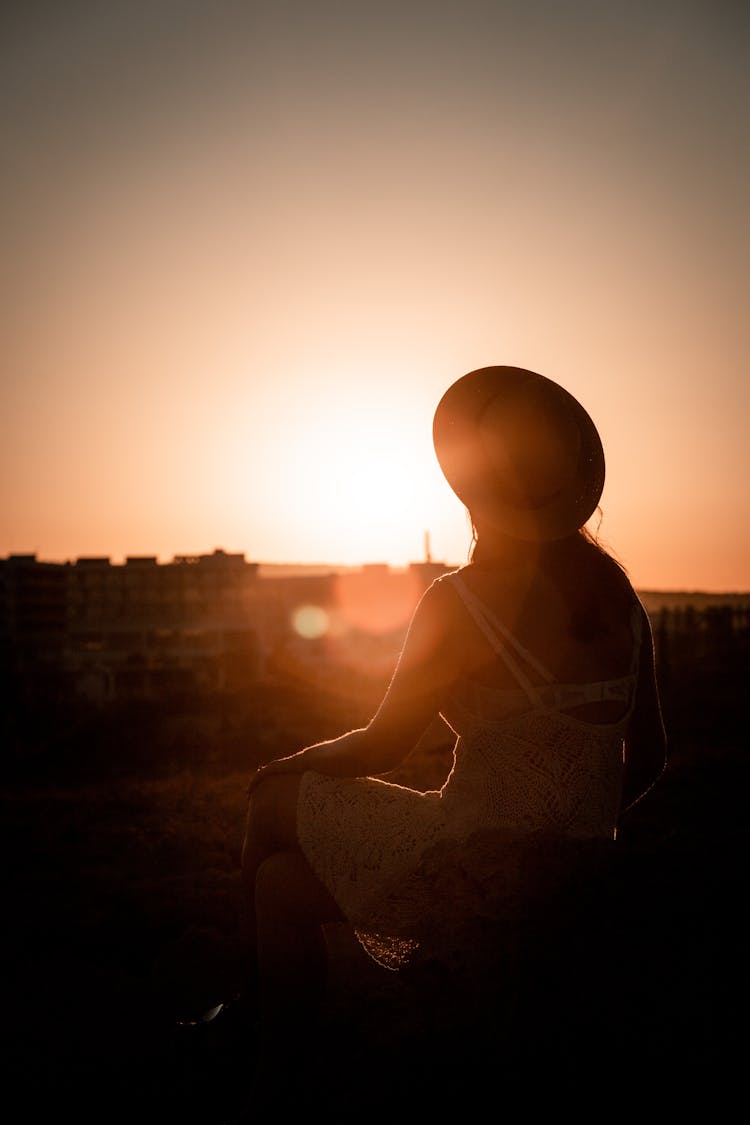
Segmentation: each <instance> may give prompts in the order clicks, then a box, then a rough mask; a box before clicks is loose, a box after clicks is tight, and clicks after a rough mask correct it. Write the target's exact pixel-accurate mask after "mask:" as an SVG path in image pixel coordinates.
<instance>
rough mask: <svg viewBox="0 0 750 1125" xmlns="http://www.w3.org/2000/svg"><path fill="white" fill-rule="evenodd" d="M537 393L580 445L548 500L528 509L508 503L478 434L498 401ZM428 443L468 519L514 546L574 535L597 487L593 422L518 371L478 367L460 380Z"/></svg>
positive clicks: (570, 401)
mask: <svg viewBox="0 0 750 1125" xmlns="http://www.w3.org/2000/svg"><path fill="white" fill-rule="evenodd" d="M534 385H536V386H540V385H543V387H544V388H545V390H546V391H547V392H549V393H548V396H547V397H548V398H551V399H552V401H554V402H555V404H556V408H559V410H560V411H561V412H565V413H566V414H567V417H568V418H572V419H573V421H574V422H575V424H576V427H577V429H578V434H579V437H580V444H579V449H578V457H577V463H576V467H575V472H574V473H573V475H572V476H571V478H570V480H569V481H567V482H566V484H565V485H564V487H562V488H561V489H560V491H559V492H557V493H556V494H555V495H554V497H552V498H550V499H548V500H546V501H545V502H543V503H540V504H539V505H536V506H534V507H526V506H523V507H522V506H519V505H518V504H513V503H511V502H510V501H509V500H508V498H507V495H503V491H504V490H503V482H501V481H500V480H499V479H498V475H497V471H496V470H495V469H494V468H493V466H492V465H491V464H490V461H489V459H488V458H487V457H486V456H485V455H484V453H483V451H482V442H481V441H480V440H479V427H480V422H481V419H482V416H483V414H484V412H485V411H486V410H487V408H488V406H489V405H490V404H491V403H493V404H494V403H496V402H497V401H498V399H500V398H501V396H508V397H510V396H511V395H512V394H513V393H514V392H516V391H521V390H524V389H528V388H530V387H533V386H534ZM432 436H433V442H434V446H435V453H436V455H437V459H438V462H439V464H440V468H441V469H442V471H443V473H444V475H445V478H446V480H447V481H448V483H449V484H450V486H451V488H452V489H453V491H454V492H455V493H456V495H457V496H458V498H459V500H461V502H462V503H463V504H465V505H466V507H467V508H468V509H469V511H470V512H471V514H472V515H473V516H474V517H475V518H476V519H479V520H482V521H484V522H486V523H488V524H490V525H491V526H493V527H496V528H498V529H499V530H502V531H504V532H505V533H506V534H508V535H511V536H513V537H514V538H517V539H526V540H532V541H548V540H554V539H562V538H564V537H565V536H567V535H570V534H572V533H573V532H574V531H576V530H578V529H579V528H582V527H583V526H584V524H585V523H586V521H587V520H588V519H589V518H590V517H591V515H592V514H593V512H594V511H595V510H596V506H597V504H598V503H599V499H600V497H601V494H602V489H603V487H604V473H605V466H604V450H603V449H602V443H601V439H600V437H599V434H598V432H597V429H596V426H595V425H594V423H593V421H592V420H591V418H590V417H589V415H588V414H587V412H586V411H585V410H584V408H583V407H582V406H581V404H580V403H579V402H578V400H577V399H576V398H574V397H573V395H571V394H570V393H569V392H568V391H566V390H565V389H564V388H563V387H561V386H559V384H557V383H554V382H552V380H551V379H547V378H546V377H545V376H544V375H539V374H537V373H536V372H534V371H527V370H526V369H525V368H522V367H481V368H478V369H477V370H476V371H470V372H469V373H468V374H467V375H464V376H462V378H460V379H458V380H457V381H456V382H455V383H453V385H452V386H450V387H449V388H448V390H447V391H446V392H445V394H444V395H443V397H442V398H441V400H440V402H439V403H438V407H437V410H436V411H435V417H434V420H433V427H432Z"/></svg>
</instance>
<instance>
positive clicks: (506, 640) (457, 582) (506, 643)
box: [450, 573, 555, 707]
mask: <svg viewBox="0 0 750 1125" xmlns="http://www.w3.org/2000/svg"><path fill="white" fill-rule="evenodd" d="M450 580H451V585H452V586H454V587H455V589H456V591H457V593H458V594H459V595H460V597H461V600H462V601H463V603H464V605H465V606H466V608H467V609H468V611H469V613H470V614H471V616H472V618H473V619H474V621H475V622H476V624H477V625H478V626H479V628H480V629H481V631H482V632H483V633H484V635H485V637H486V638H487V640H488V641H489V642H490V644H491V645H492V647H493V649H494V650H495V652H496V653H497V654H498V656H500V657H501V659H502V660H503V662H504V664H505V666H506V667H507V669H508V671H509V672H510V674H511V675H512V676H513V678H514V679H515V680H516V682H517V683H518V684H519V685H520V686H521V687H522V688H523V690H524V691H525V692H526V694H527V695H528V697H529V699H530V700H531V701H532V703H535V704H536V705H537V706H540V707H543V706H544V701H543V699H542V697H541V695H540V694H539V692H538V691H537V689H536V687H535V686H534V685H533V684H532V682H531V680H530V679H529V678H528V676H527V675H526V673H525V672H524V671H523V669H522V668H521V666H520V664H519V663H518V661H517V660H516V658H515V656H514V655H513V653H512V652H511V651H510V648H513V649H515V651H516V653H517V654H518V656H520V657H521V658H522V659H523V660H525V661H526V663H527V664H529V665H530V666H531V667H532V668H533V669H534V670H535V671H536V672H538V673H539V675H540V676H541V677H542V678H543V679H544V680H545V681H546V683H548V684H551V683H554V682H555V677H554V676H553V675H552V673H551V672H550V671H549V670H548V669H547V668H545V667H544V665H543V664H542V663H541V662H540V661H539V660H537V659H536V657H535V656H533V655H532V653H530V652H529V651H528V649H526V648H524V646H523V645H522V644H521V642H520V641H518V640H516V638H515V637H514V636H513V634H512V633H511V632H510V630H509V629H508V628H507V627H506V626H505V625H504V624H503V623H502V621H500V620H499V618H497V617H496V616H495V614H494V613H492V611H491V610H490V609H489V608H488V607H487V606H486V605H485V604H484V602H482V601H480V599H479V598H478V597H477V596H476V595H475V594H474V593H472V591H471V590H470V589H469V588H468V586H467V585H466V583H465V582H464V581H463V579H462V578H460V577H459V575H458V574H455V573H454V574H452V575H451V576H450Z"/></svg>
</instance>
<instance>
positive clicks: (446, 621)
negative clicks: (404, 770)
mask: <svg viewBox="0 0 750 1125" xmlns="http://www.w3.org/2000/svg"><path fill="white" fill-rule="evenodd" d="M454 612H455V598H454V597H453V596H452V595H451V594H450V592H449V591H447V590H446V588H445V586H444V585H443V586H441V585H440V584H439V583H435V584H433V585H432V586H431V587H430V588H429V589H428V590H427V591H426V592H425V594H424V595H423V596H422V599H421V601H420V602H419V605H418V606H417V608H416V610H415V612H414V616H413V617H412V620H411V624H410V626H409V630H408V632H407V635H406V640H405V642H404V647H403V649H402V652H401V655H400V657H399V660H398V664H397V666H396V671H395V672H394V674H393V679H392V680H391V683H390V685H389V687H388V690H387V692H386V694H385V696H384V698H383V701H382V703H381V704H380V706H379V707H378V710H377V712H376V713H375V715H374V716H373V718H372V719H371V720H370V722H369V723H368V725H367V726H366V727H362V728H361V729H359V730H353V731H349V732H348V733H347V734H343V735H341V736H340V737H338V738H334V739H331V740H330V741H327V742H318V743H316V744H315V745H313V746H307V747H305V749H304V750H300V751H299V752H298V753H297V754H292V755H291V756H290V757H288V758H280V759H277V760H276V761H275V762H269V763H268V765H266V766H261V768H260V769H259V770H258V771H257V772H256V773H255V775H254V776H253V779H252V781H251V782H250V790H251V791H252V789H253V788H254V787H255V786H256V785H257V784H258V782H260V781H261V780H262V779H263V778H265V777H268V776H269V775H270V774H280V773H302V772H303V771H304V770H316V771H317V772H318V773H324V774H328V775H330V776H332V777H365V776H370V775H373V774H380V773H387V772H388V771H389V770H392V769H395V767H396V766H397V765H399V764H400V763H401V762H402V761H403V760H404V758H406V757H407V755H408V754H409V753H410V752H411V751H412V750H413V748H414V746H415V745H416V743H417V741H418V740H419V738H420V736H421V735H422V734H423V732H424V731H425V729H426V728H427V727H428V726H429V724H430V723H431V721H432V720H433V719H434V717H435V715H436V714H437V712H438V710H439V709H440V706H441V702H442V700H443V698H444V696H445V692H446V690H447V689H448V688H449V687H450V685H451V684H452V683H453V681H454V680H455V679H456V678H457V676H458V674H459V672H460V666H459V665H460V659H459V655H458V646H457V645H456V644H454V643H451V636H452V629H451V621H452V616H453V613H454Z"/></svg>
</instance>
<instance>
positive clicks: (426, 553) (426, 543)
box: [424, 531, 432, 563]
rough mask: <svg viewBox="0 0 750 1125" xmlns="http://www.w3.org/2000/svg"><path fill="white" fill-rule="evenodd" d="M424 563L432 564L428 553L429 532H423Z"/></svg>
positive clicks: (430, 555) (430, 554)
mask: <svg viewBox="0 0 750 1125" xmlns="http://www.w3.org/2000/svg"><path fill="white" fill-rule="evenodd" d="M424 561H425V562H426V563H431V562H432V553H431V552H430V533H429V531H425V533H424Z"/></svg>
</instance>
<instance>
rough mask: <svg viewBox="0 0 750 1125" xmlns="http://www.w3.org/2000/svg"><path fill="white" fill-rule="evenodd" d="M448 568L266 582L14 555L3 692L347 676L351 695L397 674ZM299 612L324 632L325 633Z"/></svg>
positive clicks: (229, 685)
mask: <svg viewBox="0 0 750 1125" xmlns="http://www.w3.org/2000/svg"><path fill="white" fill-rule="evenodd" d="M446 569H447V568H446V567H445V566H443V565H441V564H439V563H433V562H431V561H427V562H424V563H414V564H412V566H410V567H409V568H407V570H392V569H391V568H390V567H389V566H388V565H387V564H385V563H374V564H370V565H366V566H364V567H362V568H360V569H350V570H347V571H346V572H345V573H344V572H342V573H339V572H338V571H337V570H336V569H335V568H331V569H330V571H327V572H326V571H325V570H319V571H318V572H317V573H312V574H304V573H303V574H289V573H286V574H282V575H279V576H276V577H264V578H261V577H259V566H258V564H257V563H253V562H248V561H247V560H246V558H245V556H244V554H239V553H236V554H232V553H228V552H226V551H223V550H215V551H213V552H212V553H211V554H206V555H178V556H176V557H175V558H174V559H173V560H172V561H171V562H169V563H160V562H159V561H158V559H157V558H156V556H152V555H145V556H141V555H131V556H128V557H127V558H126V559H125V562H124V563H120V564H113V563H112V562H111V560H110V559H109V558H108V557H106V556H95V557H82V558H79V559H77V560H75V561H74V562H66V563H46V562H40V561H39V560H37V558H36V556H35V555H11V556H9V557H8V558H7V559H2V560H0V659H2V670H3V675H4V682H5V684H6V685H9V684H10V683H11V682H12V683H14V684H15V685H16V689H15V690H22V692H24V693H26V694H28V695H31V696H34V695H35V694H37V693H38V691H39V689H40V685H41V684H42V683H46V684H47V685H48V686H49V684H50V683H51V682H52V681H54V683H55V684H56V685H57V686H56V688H55V690H58V691H68V692H70V693H72V695H73V696H75V697H77V698H79V699H81V700H83V701H90V702H94V703H107V702H110V701H113V700H119V699H164V698H168V697H186V696H189V695H191V694H194V693H199V694H203V693H215V692H222V691H241V690H242V689H243V688H244V687H246V686H247V685H248V684H249V683H251V682H253V681H257V680H258V679H262V678H267V677H271V678H274V677H278V676H279V675H297V676H304V677H306V678H307V679H308V680H309V681H310V682H317V683H319V684H320V685H321V686H322V685H323V683H324V682H328V683H335V682H336V681H337V678H338V685H339V687H340V688H341V690H342V691H344V690H352V691H353V690H355V684H357V683H360V682H361V681H362V678H363V677H364V678H365V680H366V679H367V677H368V675H372V674H375V675H381V674H383V670H384V669H392V666H393V662H394V660H395V656H396V655H397V653H398V650H399V648H400V644H401V642H402V639H403V635H404V632H405V629H406V626H407V624H408V620H409V618H410V616H411V613H412V612H413V609H414V607H415V606H416V604H417V601H418V600H419V597H420V596H421V594H422V592H423V591H424V589H425V588H426V587H427V586H428V585H429V584H430V582H431V581H432V580H433V579H434V578H435V577H437V576H439V574H442V573H444V572H445V571H446ZM300 613H302V615H303V617H304V619H305V620H306V621H308V622H309V621H310V620H311V619H312V618H311V616H310V615H311V614H312V615H313V616H314V617H315V620H316V621H318V622H320V623H321V625H320V629H319V631H318V632H317V633H315V632H314V631H313V632H311V631H310V629H309V628H304V627H302V626H301V625H300V621H301V618H300ZM305 615H307V616H306V617H305ZM315 615H317V616H315ZM19 685H20V688H19Z"/></svg>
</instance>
